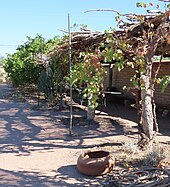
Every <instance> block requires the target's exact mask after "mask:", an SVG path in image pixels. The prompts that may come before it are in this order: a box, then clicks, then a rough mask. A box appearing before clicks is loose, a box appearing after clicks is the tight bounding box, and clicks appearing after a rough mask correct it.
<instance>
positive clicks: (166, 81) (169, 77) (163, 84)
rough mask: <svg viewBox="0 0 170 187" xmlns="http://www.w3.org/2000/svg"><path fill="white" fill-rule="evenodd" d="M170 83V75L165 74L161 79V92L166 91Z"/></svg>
mask: <svg viewBox="0 0 170 187" xmlns="http://www.w3.org/2000/svg"><path fill="white" fill-rule="evenodd" d="M169 83H170V75H166V76H164V77H163V79H162V81H161V92H164V91H165V89H166V88H167V86H168V84H169Z"/></svg>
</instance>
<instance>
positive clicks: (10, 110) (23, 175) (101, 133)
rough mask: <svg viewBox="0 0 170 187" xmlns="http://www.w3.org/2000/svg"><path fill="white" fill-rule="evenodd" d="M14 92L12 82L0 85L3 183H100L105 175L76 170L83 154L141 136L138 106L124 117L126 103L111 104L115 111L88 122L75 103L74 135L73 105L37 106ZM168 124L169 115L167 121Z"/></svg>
mask: <svg viewBox="0 0 170 187" xmlns="http://www.w3.org/2000/svg"><path fill="white" fill-rule="evenodd" d="M12 91H13V88H12V87H11V86H10V85H6V84H1V85H0V186H2V187H7V186H22V187H23V186H32V187H40V186H41V187H53V186H59V187H61V186H66V187H67V186H100V185H99V183H100V181H101V180H100V179H102V177H88V176H85V175H82V174H80V173H79V172H78V171H77V168H76V161H77V158H78V156H79V155H80V154H81V153H82V152H83V151H84V150H87V149H89V148H93V149H95V146H96V145H101V144H102V143H108V142H112V143H115V144H116V143H122V142H124V141H134V142H135V141H137V138H138V136H137V124H136V123H135V119H134V111H131V112H130V111H129V110H126V114H127V115H126V116H125V117H124V118H123V116H122V115H123V114H125V111H123V110H122V108H119V109H113V108H112V109H110V110H109V111H110V115H108V114H106V113H101V114H100V115H98V116H97V118H96V119H97V121H98V122H96V123H94V124H86V123H83V121H81V119H82V116H85V114H86V113H85V111H83V110H80V109H78V108H77V109H76V108H74V111H73V117H74V118H73V119H74V124H75V126H74V128H73V130H74V131H73V132H74V134H73V136H72V137H70V136H69V135H68V134H69V133H68V132H69V115H70V112H69V109H65V110H63V111H56V110H43V109H41V110H33V107H34V105H35V104H36V103H34V102H28V101H25V102H18V101H15V100H13V99H11V96H12ZM113 116H114V117H113ZM98 119H100V120H98ZM101 119H102V120H101ZM168 120H169V119H168ZM167 123H169V121H167V119H166V123H165V122H164V125H165V124H167ZM169 125H170V123H169ZM132 127H133V128H132ZM132 129H133V130H132ZM169 135H170V127H168V131H166V132H165V134H164V136H162V135H161V134H160V137H159V139H160V140H161V141H164V140H165V139H166V142H170V137H169ZM163 138H164V139H163ZM96 179H97V180H96Z"/></svg>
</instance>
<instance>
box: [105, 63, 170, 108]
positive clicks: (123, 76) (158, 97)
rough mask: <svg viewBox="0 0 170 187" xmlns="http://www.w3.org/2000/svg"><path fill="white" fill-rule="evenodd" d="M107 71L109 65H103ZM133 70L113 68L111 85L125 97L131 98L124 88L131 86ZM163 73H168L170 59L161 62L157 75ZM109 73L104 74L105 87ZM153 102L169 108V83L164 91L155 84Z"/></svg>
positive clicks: (169, 71) (169, 70) (160, 75)
mask: <svg viewBox="0 0 170 187" xmlns="http://www.w3.org/2000/svg"><path fill="white" fill-rule="evenodd" d="M157 67H158V63H156V62H155V63H154V68H153V71H156V69H157ZM105 69H106V70H107V73H108V72H109V67H108V66H105ZM133 73H134V70H133V69H132V68H125V69H123V70H122V71H118V70H117V68H116V67H114V68H113V77H112V86H113V87H116V88H117V89H118V90H121V91H122V92H123V94H124V96H125V97H130V98H132V97H133V96H132V94H131V93H130V92H128V91H127V90H126V89H123V88H124V87H125V86H126V87H127V88H128V87H131V86H132V83H131V81H130V78H131V77H132V75H133ZM164 75H170V61H165V62H162V63H161V69H160V71H159V74H158V77H160V78H161V77H163V76H164ZM108 77H109V75H108V74H107V75H105V76H104V88H105V89H106V88H107V87H108V85H109V78H108ZM155 102H156V104H157V105H158V106H161V107H166V108H170V84H169V85H168V87H167V89H166V90H165V92H164V93H161V90H160V85H158V84H156V85H155Z"/></svg>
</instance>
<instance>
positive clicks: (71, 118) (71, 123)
mask: <svg viewBox="0 0 170 187" xmlns="http://www.w3.org/2000/svg"><path fill="white" fill-rule="evenodd" d="M68 35H69V43H68V46H69V50H68V53H69V66H70V128H69V135H72V129H73V103H72V83H71V81H72V59H71V31H70V15H69V14H68Z"/></svg>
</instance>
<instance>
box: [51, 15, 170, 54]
mask: <svg viewBox="0 0 170 187" xmlns="http://www.w3.org/2000/svg"><path fill="white" fill-rule="evenodd" d="M150 24H153V28H154V29H155V31H156V30H157V28H158V27H161V29H164V31H166V34H165V35H164V37H163V38H162V40H161V41H160V43H159V45H158V47H157V49H156V54H155V55H160V54H162V53H163V55H164V56H167V57H170V11H167V12H165V13H161V14H159V15H157V16H154V17H152V16H150V17H148V16H147V18H146V20H145V21H144V22H142V23H140V24H139V23H138V24H136V25H132V26H130V27H128V29H127V30H125V29H124V30H117V31H115V30H114V31H112V33H111V34H113V36H116V37H117V38H123V39H124V40H127V41H130V42H129V43H130V44H131V45H133V46H134V48H135V47H136V45H137V42H140V37H142V35H143V32H144V31H147V30H148V29H149V26H148V25H150ZM109 34H110V33H109ZM107 36H108V34H107V33H104V32H95V31H80V32H73V33H72V34H71V37H72V44H71V47H72V51H73V53H76V52H80V51H92V50H95V48H96V47H98V46H99V45H100V43H101V42H105V41H106V38H107ZM59 51H62V52H63V53H65V52H67V51H68V43H67V42H66V43H63V44H61V45H59V46H56V47H54V49H53V50H52V51H51V52H50V54H49V55H50V56H52V57H53V56H55V55H57V53H58V52H59Z"/></svg>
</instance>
